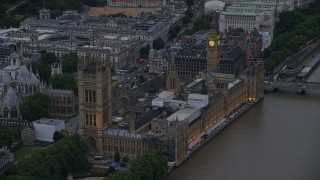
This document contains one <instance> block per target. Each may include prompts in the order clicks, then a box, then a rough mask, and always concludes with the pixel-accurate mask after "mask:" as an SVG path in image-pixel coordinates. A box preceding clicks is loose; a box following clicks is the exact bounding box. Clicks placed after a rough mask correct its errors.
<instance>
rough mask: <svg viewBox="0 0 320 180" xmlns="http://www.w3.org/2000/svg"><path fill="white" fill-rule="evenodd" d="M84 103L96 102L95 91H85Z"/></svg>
mask: <svg viewBox="0 0 320 180" xmlns="http://www.w3.org/2000/svg"><path fill="white" fill-rule="evenodd" d="M85 102H91V103H95V102H96V91H95V90H88V89H86V90H85Z"/></svg>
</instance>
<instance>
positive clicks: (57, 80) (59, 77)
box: [50, 73, 78, 94]
mask: <svg viewBox="0 0 320 180" xmlns="http://www.w3.org/2000/svg"><path fill="white" fill-rule="evenodd" d="M50 83H51V84H52V86H53V87H54V88H57V89H69V90H73V91H74V92H75V93H76V94H77V92H78V86H77V81H76V79H75V77H74V76H73V75H71V74H64V73H62V74H55V75H53V76H52V77H51V78H50Z"/></svg>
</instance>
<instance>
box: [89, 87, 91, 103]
mask: <svg viewBox="0 0 320 180" xmlns="http://www.w3.org/2000/svg"><path fill="white" fill-rule="evenodd" d="M89 102H92V90H89Z"/></svg>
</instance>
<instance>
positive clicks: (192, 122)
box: [78, 35, 264, 164]
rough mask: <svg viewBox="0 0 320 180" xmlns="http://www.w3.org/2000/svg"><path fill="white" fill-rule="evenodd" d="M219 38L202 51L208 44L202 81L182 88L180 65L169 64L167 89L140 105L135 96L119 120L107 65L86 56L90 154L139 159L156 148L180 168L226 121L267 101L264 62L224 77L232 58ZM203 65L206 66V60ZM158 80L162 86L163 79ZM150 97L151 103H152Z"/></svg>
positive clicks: (82, 84) (84, 102)
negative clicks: (194, 150)
mask: <svg viewBox="0 0 320 180" xmlns="http://www.w3.org/2000/svg"><path fill="white" fill-rule="evenodd" d="M219 40H220V36H217V35H216V36H212V35H211V36H209V37H208V39H207V41H206V42H207V43H206V44H203V46H202V47H203V49H205V48H206V46H210V47H208V48H207V51H208V52H207V51H205V50H203V51H204V52H203V54H204V58H205V56H206V54H208V56H210V57H208V61H210V62H208V66H211V67H208V69H207V67H206V65H204V68H205V69H204V71H206V73H204V72H203V73H199V74H201V75H199V78H198V79H196V80H194V81H192V82H190V83H187V84H180V80H179V78H180V77H179V76H180V75H179V73H177V71H176V70H175V68H176V67H177V68H178V66H177V63H176V62H175V63H173V61H170V63H169V69H168V73H167V76H166V82H167V83H166V85H167V87H166V88H167V89H166V91H161V90H160V88H156V86H153V96H150V95H149V94H145V95H144V96H143V97H142V98H141V97H139V99H137V101H135V99H134V97H132V99H133V102H138V103H137V104H138V105H137V106H134V103H132V104H130V106H126V107H129V110H128V112H126V111H125V110H124V112H123V113H122V114H121V115H119V116H121V117H117V118H112V117H111V112H112V108H113V106H112V105H111V104H112V102H111V100H112V97H111V84H110V81H111V77H110V68H111V67H110V65H109V63H108V61H106V60H105V59H104V58H101V57H97V56H94V55H92V56H88V57H84V58H82V59H81V60H80V61H79V63H78V69H79V71H78V87H79V114H80V131H79V133H80V135H81V136H82V137H83V139H84V140H85V141H86V142H87V143H88V145H89V147H88V151H89V153H90V154H93V155H102V156H106V157H111V156H113V155H114V153H115V152H119V153H120V155H121V156H128V157H130V158H135V157H137V156H139V155H142V154H144V153H145V152H146V151H147V150H149V149H152V148H157V149H159V150H160V151H162V153H163V154H165V155H167V157H168V159H169V160H170V161H174V162H175V163H176V164H180V163H181V162H182V161H184V159H186V158H187V157H188V155H189V153H190V152H191V151H192V150H193V149H194V148H195V147H196V146H197V144H199V143H200V141H201V140H202V139H203V138H204V137H205V135H207V134H209V133H211V132H212V131H214V130H215V128H216V127H217V126H218V125H219V124H220V123H222V121H223V119H226V118H229V117H230V116H231V115H232V114H233V113H234V112H236V111H238V110H239V109H240V108H242V107H243V106H244V105H246V104H249V103H254V102H257V101H258V100H260V99H261V98H263V79H264V72H263V62H260V61H255V60H252V61H250V63H248V66H247V67H246V68H245V69H244V70H243V69H242V68H239V69H237V70H235V71H234V72H233V73H231V72H230V73H229V74H228V73H221V72H220V71H221V69H223V68H224V66H223V65H224V64H225V62H224V61H227V60H228V57H229V56H224V53H221V52H223V51H222V50H220V48H221V47H222V45H221V46H220V41H219ZM209 48H211V49H209ZM226 49H227V48H226ZM228 51H230V52H232V50H231V49H227V51H226V52H228ZM191 52H192V51H191ZM236 52H237V53H236V55H237V56H236V58H235V59H239V61H238V62H239V63H238V65H237V66H239V67H241V64H242V63H240V62H242V59H243V58H242V57H243V55H242V51H241V49H240V48H237V50H236ZM238 52H239V53H238ZM92 54H94V51H92ZM193 54H194V53H193ZM220 55H221V56H220ZM105 56H106V57H107V56H109V54H105ZM209 58H210V59H209ZM224 58H226V59H224ZM181 59H182V58H181ZM190 59H192V57H191V55H190V58H189V59H188V60H190ZM204 62H205V64H207V63H206V58H205V59H204ZM221 65H222V66H221ZM226 66H227V65H226ZM221 67H222V68H221ZM211 70H212V71H211ZM225 71H228V68H226V70H225ZM159 77H161V76H159ZM155 82H156V83H157V84H160V81H159V80H156V81H155ZM144 85H145V84H144ZM144 85H143V86H144ZM140 89H141V87H140ZM169 90H170V91H171V92H170V91H169ZM157 92H160V93H159V94H157ZM140 94H143V93H140ZM177 94H179V96H177ZM148 98H151V99H152V100H151V101H150V104H148V103H149V102H148V101H146V99H148ZM147 107H148V108H147ZM112 113H114V114H116V113H117V112H112ZM113 119H114V120H113Z"/></svg>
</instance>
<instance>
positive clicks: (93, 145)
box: [78, 53, 112, 155]
mask: <svg viewBox="0 0 320 180" xmlns="http://www.w3.org/2000/svg"><path fill="white" fill-rule="evenodd" d="M106 57H107V58H101V57H96V56H95V55H94V53H92V54H91V57H85V58H82V59H80V60H79V62H78V91H79V116H80V117H79V118H80V129H79V134H80V136H81V137H82V138H83V139H84V140H85V141H86V142H87V144H88V153H90V154H95V155H102V150H103V129H104V127H106V126H107V125H108V124H111V123H112V116H111V113H112V109H111V105H112V103H111V101H112V100H111V99H112V98H111V67H110V61H109V59H108V58H109V55H106Z"/></svg>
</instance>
